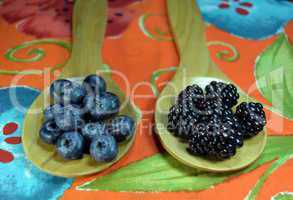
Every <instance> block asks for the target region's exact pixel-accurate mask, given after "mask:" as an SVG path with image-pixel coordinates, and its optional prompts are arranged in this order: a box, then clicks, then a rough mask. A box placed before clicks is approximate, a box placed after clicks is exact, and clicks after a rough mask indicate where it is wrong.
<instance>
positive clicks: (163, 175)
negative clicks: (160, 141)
mask: <svg viewBox="0 0 293 200" xmlns="http://www.w3.org/2000/svg"><path fill="white" fill-rule="evenodd" d="M292 144H293V136H271V137H269V138H268V144H267V146H266V148H265V151H264V153H263V154H262V156H261V157H260V159H259V160H257V161H256V162H255V163H254V164H253V165H251V166H250V167H248V168H246V169H244V170H242V171H238V172H234V173H223V174H214V173H208V172H201V171H198V170H195V169H192V168H189V167H186V166H184V165H182V164H181V163H179V162H178V161H176V160H175V159H174V158H172V157H171V156H170V155H169V154H156V155H154V156H152V157H150V158H147V159H144V160H142V161H138V162H136V163H133V164H130V165H128V166H126V167H124V168H122V169H119V170H117V171H115V172H113V173H111V174H109V175H106V176H103V177H100V178H98V179H94V180H92V181H90V182H87V183H85V184H83V185H81V186H78V187H77V189H78V190H110V191H127V192H134V191H141V192H167V191H198V190H204V189H208V188H210V187H212V186H214V185H216V184H219V183H222V182H223V181H225V180H227V179H229V178H231V177H235V176H239V175H241V174H245V173H247V172H250V171H252V170H254V169H256V168H258V167H259V166H261V165H263V164H264V163H267V162H269V161H273V160H275V159H277V158H284V157H287V156H291V155H293V148H292Z"/></svg>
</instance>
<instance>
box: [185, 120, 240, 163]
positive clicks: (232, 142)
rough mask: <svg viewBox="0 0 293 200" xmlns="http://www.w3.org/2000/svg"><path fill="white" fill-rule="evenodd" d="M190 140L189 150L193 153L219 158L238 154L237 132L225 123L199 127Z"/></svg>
mask: <svg viewBox="0 0 293 200" xmlns="http://www.w3.org/2000/svg"><path fill="white" fill-rule="evenodd" d="M195 132H196V133H195V134H193V135H192V136H191V138H190V139H189V141H188V147H187V151H188V152H189V153H190V154H192V155H201V156H208V157H211V158H216V159H219V160H223V159H227V158H230V157H232V156H234V155H235V154H236V149H237V139H236V137H235V132H234V130H233V129H231V128H230V127H229V126H227V125H226V124H224V123H220V124H219V123H215V122H213V123H210V124H208V125H207V126H201V127H197V128H196V129H195Z"/></svg>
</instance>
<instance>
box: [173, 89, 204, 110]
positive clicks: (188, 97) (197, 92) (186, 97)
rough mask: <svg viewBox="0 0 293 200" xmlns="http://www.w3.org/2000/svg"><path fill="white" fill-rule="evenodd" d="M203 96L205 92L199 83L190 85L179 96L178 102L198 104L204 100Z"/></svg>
mask: <svg viewBox="0 0 293 200" xmlns="http://www.w3.org/2000/svg"><path fill="white" fill-rule="evenodd" d="M203 97H204V92H203V90H202V89H201V88H200V87H199V86H198V85H196V84H194V85H190V86H187V87H186V88H185V89H184V90H183V91H181V92H180V94H179V95H178V98H177V104H181V105H186V104H193V105H195V106H196V105H197V104H198V103H200V102H201V101H202V100H203Z"/></svg>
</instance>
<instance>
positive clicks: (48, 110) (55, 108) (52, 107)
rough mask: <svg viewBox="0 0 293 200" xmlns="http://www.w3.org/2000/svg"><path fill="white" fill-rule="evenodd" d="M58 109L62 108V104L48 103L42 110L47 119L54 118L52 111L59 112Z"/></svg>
mask: <svg viewBox="0 0 293 200" xmlns="http://www.w3.org/2000/svg"><path fill="white" fill-rule="evenodd" d="M60 109H63V106H62V105H60V104H54V105H50V106H48V107H47V108H46V109H45V110H44V115H45V119H46V121H47V120H54V118H55V117H54V113H55V112H59V110H60Z"/></svg>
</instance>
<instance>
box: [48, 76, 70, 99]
mask: <svg viewBox="0 0 293 200" xmlns="http://www.w3.org/2000/svg"><path fill="white" fill-rule="evenodd" d="M72 88H73V83H72V82H71V81H69V80H66V79H59V80H56V81H54V82H53V83H52V85H51V86H50V95H51V98H52V99H53V101H54V103H62V104H67V103H69V102H70V94H71V92H72Z"/></svg>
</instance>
